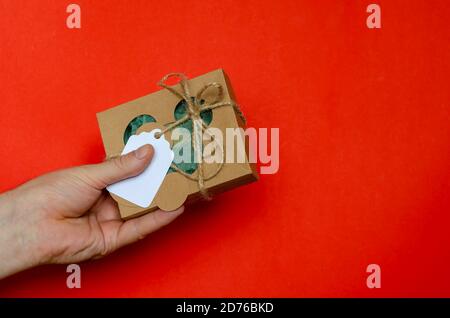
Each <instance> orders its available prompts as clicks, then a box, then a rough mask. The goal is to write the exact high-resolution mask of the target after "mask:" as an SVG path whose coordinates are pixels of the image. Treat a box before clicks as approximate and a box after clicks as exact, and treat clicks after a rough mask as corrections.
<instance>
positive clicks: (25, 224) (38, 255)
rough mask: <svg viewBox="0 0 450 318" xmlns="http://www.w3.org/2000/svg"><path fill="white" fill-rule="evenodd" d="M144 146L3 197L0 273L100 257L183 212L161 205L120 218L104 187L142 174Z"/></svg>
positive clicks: (147, 152)
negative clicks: (124, 218)
mask: <svg viewBox="0 0 450 318" xmlns="http://www.w3.org/2000/svg"><path fill="white" fill-rule="evenodd" d="M152 156H153V148H152V147H151V146H149V145H145V146H143V147H141V148H139V149H137V150H136V151H133V152H131V153H129V154H127V155H124V156H121V157H118V158H115V159H111V160H108V161H105V162H103V163H99V164H94V165H87V166H80V167H75V168H71V169H66V170H62V171H57V172H53V173H50V174H47V175H44V176H41V177H39V178H37V179H34V180H32V181H30V182H28V183H25V184H24V185H22V186H20V187H19V188H17V189H15V190H12V191H10V192H6V193H4V194H2V195H1V196H0V278H2V277H6V276H8V275H11V274H13V273H15V272H18V271H21V270H24V269H27V268H30V267H33V266H37V265H40V264H47V263H77V262H80V261H83V260H87V259H91V258H99V257H102V256H104V255H107V254H109V253H111V252H113V251H115V250H116V249H118V248H120V247H122V246H124V245H126V244H129V243H132V242H135V241H137V240H139V239H142V238H144V237H145V236H146V235H148V234H149V233H151V232H153V231H155V230H157V229H159V228H160V227H162V226H164V225H166V224H168V223H170V222H171V221H173V220H174V219H175V218H176V217H177V216H179V215H180V214H181V213H182V212H183V207H182V208H180V209H178V210H176V211H173V212H164V211H161V210H158V211H156V212H151V213H148V214H146V215H143V216H141V217H138V218H135V219H131V220H128V221H122V220H121V219H120V215H119V210H118V208H117V204H116V202H115V201H114V200H113V199H112V198H111V197H110V196H109V194H108V193H107V191H105V190H104V189H105V187H106V186H107V185H109V184H111V183H115V182H117V181H120V180H122V179H126V178H129V177H132V176H136V175H138V174H139V173H141V172H142V171H143V170H144V169H145V168H146V167H147V165H148V164H149V162H150V161H151V158H152Z"/></svg>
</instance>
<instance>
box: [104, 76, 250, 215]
mask: <svg viewBox="0 0 450 318" xmlns="http://www.w3.org/2000/svg"><path fill="white" fill-rule="evenodd" d="M208 83H218V84H219V85H220V86H221V87H222V89H223V97H222V99H221V101H222V102H231V101H234V102H235V101H236V100H235V99H234V95H233V93H232V88H231V86H230V83H229V80H228V78H227V76H226V74H225V73H224V71H223V70H221V69H219V70H215V71H212V72H210V73H207V74H204V75H201V76H199V77H196V78H193V79H190V80H188V81H187V85H188V87H189V91H190V94H191V95H192V98H194V96H196V94H197V93H198V91H199V90H201V89H202V87H204V86H205V85H206V84H208ZM171 87H172V88H173V89H175V90H177V91H180V92H181V91H182V85H181V84H179V83H178V84H176V85H173V86H171ZM209 91H211V92H209ZM209 95H210V96H209ZM216 95H217V90H215V88H214V87H212V88H211V89H208V90H206V91H205V94H204V95H202V96H205V100H208V99H209V98H210V99H214V98H215V96H216ZM186 111H187V110H186V102H185V101H184V100H183V99H182V98H180V97H178V96H176V95H175V94H174V93H172V92H170V91H169V90H167V89H163V90H160V91H157V92H155V93H153V94H150V95H146V96H143V97H141V98H138V99H135V100H133V101H130V102H127V103H124V104H122V105H119V106H117V107H114V108H111V109H108V110H106V111H103V112H100V113H98V114H97V119H98V123H99V126H100V131H101V135H102V139H103V145H104V148H105V152H106V155H107V156H108V157H111V156H117V155H120V153H121V152H122V150H123V148H124V146H125V144H126V141H127V140H128V138H129V137H130V136H131V135H133V134H139V133H141V132H143V131H151V130H153V129H155V128H164V127H167V126H168V125H169V124H171V123H173V122H175V121H176V120H177V119H178V118H179V117H180V116H181V115H182V114H183V113H186ZM180 114H181V115H180ZM200 115H201V118H202V120H203V122H204V123H205V124H206V126H207V127H208V128H209V127H214V128H218V129H220V130H221V132H222V135H223V139H224V142H223V151H224V153H226V147H227V141H226V128H238V127H241V128H244V129H245V127H244V125H245V124H244V121H243V120H242V118H241V116H240V115H242V114H239V113H238V112H237V111H236V110H235V109H234V107H232V106H227V107H220V108H214V109H211V110H206V111H202V112H201V114H200ZM186 125H191V127H192V121H190V122H185V123H184V124H183V125H181V126H183V127H187V126H186ZM171 133H172V131H167V132H165V133H164V137H165V139H166V140H167V141H169V142H171ZM234 138H240V139H241V140H240V142H242V143H243V144H244V145H245V147H244V148H243V149H244V151H245V156H244V157H245V160H244V162H241V163H238V162H236V160H234V161H233V162H231V163H228V162H224V163H223V166H222V167H221V169H220V170H217V167H218V165H219V164H218V163H209V164H208V163H203V169H202V170H203V171H204V174H205V175H208V174H211V173H213V172H214V171H219V172H218V173H217V175H215V176H214V177H212V178H211V179H209V180H205V181H204V189H206V191H207V193H208V194H209V195H215V194H217V193H220V192H223V191H226V190H229V189H232V188H235V187H238V186H240V185H244V184H247V183H250V182H253V181H256V180H257V179H258V175H257V172H256V169H255V166H254V164H252V163H249V161H248V145H247V141H246V140H245V137H244V136H242V135H241V136H239V135H238V136H234ZM233 142H234V149H235V151H236V149H239V148H238V147H237V143H238V140H234V141H233ZM171 146H173V142H171ZM241 149H242V148H241ZM236 156H237V154H235V157H236ZM177 167H178V168H180V169H181V170H183V171H184V172H186V173H188V174H192V175H193V176H196V175H198V170H199V169H198V168H199V166H198V165H196V164H189V163H187V164H184V163H181V164H178V165H177ZM112 197H113V198H114V200H116V201H117V203H118V207H119V210H120V214H121V217H122V218H130V217H135V216H139V215H141V214H144V213H147V212H152V211H154V210H156V209H158V208H160V209H162V210H173V209H176V208H178V207H179V206H181V205H182V204H183V203H184V202H186V203H191V202H193V201H196V200H198V199H200V198H202V193H201V191H200V189H199V184H198V182H197V181H196V180H191V179H189V178H187V177H186V176H184V175H182V174H181V173H179V172H177V171H173V170H172V169H169V171H168V173H167V175H166V177H165V179H164V181H163V183H162V185H161V187H160V188H159V190H158V192H157V194H156V197H155V198H154V200H153V201H152V203H151V204H150V206H149V207H148V208H142V207H139V206H137V205H134V204H133V203H131V202H128V201H126V200H124V199H122V198H120V197H118V196H115V195H112Z"/></svg>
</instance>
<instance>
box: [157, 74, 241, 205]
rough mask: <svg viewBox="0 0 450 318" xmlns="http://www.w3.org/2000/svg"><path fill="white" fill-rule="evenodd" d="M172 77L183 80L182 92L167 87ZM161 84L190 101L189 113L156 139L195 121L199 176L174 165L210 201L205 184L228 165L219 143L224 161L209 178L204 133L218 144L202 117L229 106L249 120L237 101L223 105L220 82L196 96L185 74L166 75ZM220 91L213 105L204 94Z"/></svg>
mask: <svg viewBox="0 0 450 318" xmlns="http://www.w3.org/2000/svg"><path fill="white" fill-rule="evenodd" d="M171 77H174V78H177V79H178V80H179V84H180V86H181V92H179V91H178V90H176V89H175V88H173V87H171V86H169V85H167V84H166V82H167V80H168V79H169V78H171ZM158 85H159V86H161V87H163V88H165V89H167V90H168V91H170V92H171V93H172V94H174V95H175V96H177V97H179V98H181V99H183V100H184V101H185V102H186V105H187V113H186V115H185V116H183V117H182V118H180V119H178V120H177V121H175V122H173V123H171V124H169V125H168V126H166V127H165V128H164V129H163V130H162V131H161V132H159V133H157V134H155V137H156V138H159V137H160V136H161V135H163V134H164V133H165V132H167V131H170V130H172V129H174V128H176V127H178V126H180V125H181V124H183V123H184V122H186V121H188V120H192V125H193V136H192V138H191V144H192V148H193V149H194V160H195V162H196V163H197V164H198V166H197V175H194V174H195V173H194V174H192V175H191V174H189V173H186V172H184V171H183V170H181V169H180V168H178V167H177V166H176V165H175V164H174V163H172V165H171V167H172V169H174V170H175V171H176V172H178V173H180V174H182V175H183V176H185V177H186V178H188V179H190V180H194V181H197V184H198V189H199V191H200V193H201V195H202V196H203V198H204V199H206V200H210V199H211V197H210V195H209V194H208V191H207V189H206V187H205V181H208V180H210V179H212V178H214V177H215V176H216V175H217V174H218V173H219V172H220V170H222V167H223V164H224V151H223V147H222V145H220V144H219V143H217V145H218V147H219V148H220V153H221V156H222V160H221V161H220V163H219V165H218V166H217V169H216V170H215V171H214V172H213V173H212V174H210V175H209V176H205V173H204V171H203V168H204V166H203V154H202V144H203V142H202V136H203V133H205V132H206V134H208V135H209V136H210V138H211V140H212V141H214V142H215V140H214V136H211V135H210V134H209V133H208V132H207V131H206V129H207V128H208V127H207V126H206V125H205V123H204V122H203V120H202V118H201V116H200V114H201V113H202V112H204V111H206V110H213V109H216V108H219V107H225V106H231V107H233V108H234V110H235V111H236V113H237V114H238V115H239V116H240V118H241V119H242V121H243V123H245V117H244V115H243V114H242V112H241V110H240V109H239V107H238V105H237V104H236V103H234V102H233V101H230V102H223V101H222V99H223V87H222V85H221V84H220V83H217V82H211V83H208V84H205V85H204V86H203V87H202V88H201V89H200V90H199V91H198V93H197V95H196V96H195V97H192V96H191V93H190V91H189V86H188V78H187V77H186V75H184V74H182V73H170V74H167V75H166V76H164V77H163V78H162V79H161V80H160V81H159V82H158ZM212 87H213V88H216V89H217V95H216V96H215V99H214V100H213V101H212V102H207V101H206V99H203V98H202V96H203V94H204V93H205V92H206V91H207V90H208V89H209V88H212Z"/></svg>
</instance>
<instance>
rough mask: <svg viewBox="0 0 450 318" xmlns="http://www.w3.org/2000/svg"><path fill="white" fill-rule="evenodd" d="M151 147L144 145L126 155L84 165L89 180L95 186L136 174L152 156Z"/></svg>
mask: <svg viewBox="0 0 450 318" xmlns="http://www.w3.org/2000/svg"><path fill="white" fill-rule="evenodd" d="M153 153H154V150H153V147H152V146H151V145H144V146H142V147H140V148H138V149H136V150H134V151H132V152H130V153H128V154H126V155H122V156H119V157H116V158H113V159H109V160H107V161H105V162H102V163H99V164H94V165H88V166H85V168H86V173H87V175H88V177H89V179H90V180H92V181H94V183H95V185H96V187H98V188H105V187H106V186H108V185H110V184H112V183H115V182H118V181H120V180H123V179H126V178H131V177H134V176H137V175H138V174H140V173H141V172H143V171H144V170H145V168H147V166H148V164H149V163H150V161H151V159H152V157H153Z"/></svg>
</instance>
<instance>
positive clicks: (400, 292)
mask: <svg viewBox="0 0 450 318" xmlns="http://www.w3.org/2000/svg"><path fill="white" fill-rule="evenodd" d="M69 3H70V2H69V1H50V0H45V1H44V0H27V1H25V0H22V1H16V0H15V1H12V0H11V1H5V0H2V1H0V40H1V48H0V132H1V135H2V138H1V140H2V142H1V148H2V152H1V153H2V155H1V159H0V167H1V169H0V191H4V190H7V189H10V188H13V187H15V186H17V185H19V184H21V183H22V182H25V181H27V180H29V179H30V178H33V177H35V176H38V175H40V174H42V173H45V172H48V171H51V170H54V169H59V168H63V167H69V166H73V165H79V164H86V163H93V162H99V161H101V160H102V159H103V158H104V151H103V146H102V141H101V137H100V133H99V129H98V126H97V121H96V116H95V114H96V113H97V112H99V111H102V110H105V109H107V108H109V107H112V106H115V105H118V104H121V103H123V102H126V101H129V100H132V99H135V98H137V97H140V96H142V95H146V94H148V93H150V92H153V91H155V90H157V86H156V84H155V83H156V82H157V81H158V80H159V79H160V78H161V77H162V76H163V75H165V74H166V73H168V72H171V71H181V72H185V73H186V74H187V75H189V76H191V77H194V76H198V75H200V74H202V73H205V72H208V71H211V70H214V69H216V68H224V69H225V70H226V72H227V73H228V74H229V76H230V78H231V81H232V84H233V87H234V90H235V92H236V95H237V98H238V101H239V103H240V105H241V107H242V110H243V112H244V113H245V115H246V117H247V119H248V123H249V125H250V126H252V127H267V128H270V127H278V128H280V138H281V140H280V170H279V172H278V173H277V174H275V175H262V176H261V180H260V181H259V182H257V183H254V184H251V185H249V186H245V187H242V188H239V189H236V190H233V191H231V192H227V193H225V194H222V195H219V196H217V197H216V198H215V199H214V200H213V201H212V202H210V203H204V204H197V205H195V206H191V207H188V208H187V209H186V212H185V213H184V215H182V216H181V217H180V218H179V219H178V220H176V221H175V222H174V223H173V224H171V225H170V226H168V227H166V228H165V229H163V230H161V231H159V232H157V233H155V234H153V235H150V236H149V237H147V238H146V239H144V240H142V241H140V242H139V243H137V244H134V245H133V246H130V247H127V248H124V249H122V250H120V251H118V252H116V253H114V254H113V255H111V256H108V257H106V258H104V259H102V260H99V261H93V262H86V263H82V264H81V269H82V288H81V289H68V288H67V287H66V277H67V274H66V266H64V265H58V266H56V265H55V266H45V267H40V268H36V269H33V270H30V271H27V272H24V273H21V274H18V275H15V276H13V277H10V278H8V279H6V280H3V281H0V297H5V296H62V297H69V296H76V297H78V296H112V297H116V296H133V297H134V296H138V297H155V296H157V297H160V296H162V297H166V296H167V297H191V296H192V297H202V296H237V297H238V296H256V297H260V296H273V297H275V296H276V297H278V296H283V297H284V296H286V297H300V296H308V297H311V296H337V297H347V296H354V297H379V296H447V297H448V296H450V287H449V286H450V276H449V275H448V268H449V263H450V233H449V230H448V228H449V224H450V214H449V212H450V196H449V190H450V165H449V162H450V116H449V107H450V106H449V101H450V98H449V97H450V93H449V91H450V90H449V80H448V76H449V74H450V72H449V71H450V68H449V60H450V53H449V52H450V45H449V43H450V41H449V35H450V28H449V25H448V23H449V22H448V19H449V14H450V7H449V3H448V1H438V0H436V1H426V0H417V1H413V0H409V1H392V0H391V1H385V0H383V1H381V0H378V1H375V0H374V1H355V0H348V1H335V0H327V1H312V0H308V1H307V0H304V1H299V0H294V1H275V0H274V1H261V0H259V1H227V0H222V1H175V0H167V1H144V0H142V1H138V0H134V1H112V0H108V1H99V0H96V1H81V0H79V1H76V3H78V4H79V5H80V6H81V10H82V11H81V12H82V28H81V29H80V30H70V29H68V28H67V27H66V17H67V16H68V14H67V13H66V12H65V10H66V7H67V5H68V4H69ZM370 3H378V4H380V6H381V17H382V28H381V29H377V30H374V29H368V28H367V26H366V18H367V16H368V13H366V7H367V5H368V4H370ZM372 263H376V264H379V265H380V266H381V271H382V274H381V279H382V287H381V289H368V288H367V286H366V277H367V275H368V274H367V273H366V266H367V265H368V264H372Z"/></svg>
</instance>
